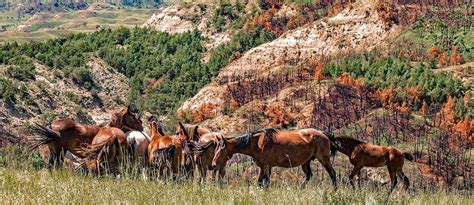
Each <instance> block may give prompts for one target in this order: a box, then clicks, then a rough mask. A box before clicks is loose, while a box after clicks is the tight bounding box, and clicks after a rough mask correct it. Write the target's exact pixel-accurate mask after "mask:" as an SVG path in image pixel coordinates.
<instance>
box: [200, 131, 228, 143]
mask: <svg viewBox="0 0 474 205" xmlns="http://www.w3.org/2000/svg"><path fill="white" fill-rule="evenodd" d="M217 136H222V137H224V136H223V135H222V134H221V133H218V132H209V133H206V134H204V135H202V136H201V138H199V143H200V144H204V143H208V142H213V141H217Z"/></svg>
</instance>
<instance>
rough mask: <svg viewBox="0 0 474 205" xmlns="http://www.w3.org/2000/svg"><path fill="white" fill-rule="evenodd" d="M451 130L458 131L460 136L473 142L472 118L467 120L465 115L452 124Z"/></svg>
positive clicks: (473, 128)
mask: <svg viewBox="0 0 474 205" xmlns="http://www.w3.org/2000/svg"><path fill="white" fill-rule="evenodd" d="M453 130H454V131H456V132H459V133H460V134H461V136H462V137H463V138H464V139H465V140H467V141H468V142H469V143H474V136H473V134H474V120H472V121H471V120H469V118H468V117H467V116H466V117H464V119H463V120H460V121H459V122H458V123H456V125H454V127H453Z"/></svg>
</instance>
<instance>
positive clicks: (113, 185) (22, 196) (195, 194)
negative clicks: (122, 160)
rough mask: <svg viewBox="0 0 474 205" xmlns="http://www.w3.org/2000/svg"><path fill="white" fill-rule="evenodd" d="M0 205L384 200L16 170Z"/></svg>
mask: <svg viewBox="0 0 474 205" xmlns="http://www.w3.org/2000/svg"><path fill="white" fill-rule="evenodd" d="M0 184H1V185H2V186H0V201H2V203H3V204H30V203H35V204H38V203H48V204H49V203H65V202H66V203H86V204H88V203H126V204H128V203H134V204H135V203H137V204H142V203H154V204H161V203H167V204H168V203H171V204H207V203H211V204H314V203H331V204H368V203H370V204H373V203H377V204H379V203H383V202H385V201H386V200H387V195H388V194H387V191H386V190H385V189H380V190H371V189H370V188H363V189H362V190H361V191H353V190H352V189H351V188H348V187H346V186H343V187H340V188H339V189H338V190H337V191H334V190H333V188H332V187H330V186H329V185H321V184H316V183H315V182H314V181H313V182H312V183H310V184H309V185H308V187H307V188H305V189H301V188H300V187H299V185H298V184H295V183H285V182H275V183H273V184H272V186H271V187H270V188H269V190H266V191H265V190H261V189H258V188H257V187H256V186H255V185H250V186H248V185H247V184H245V183H232V184H228V185H224V186H223V187H220V186H218V185H217V184H214V183H207V184H206V185H203V186H201V185H200V184H198V183H197V182H194V183H193V182H184V183H175V182H162V181H157V180H153V181H150V180H148V181H147V180H132V179H119V178H111V177H104V178H100V179H94V178H91V177H85V176H80V175H77V174H73V173H71V172H70V171H68V170H57V171H53V172H51V173H50V172H48V171H47V170H39V171H34V170H16V169H11V168H0ZM471 200H472V196H470V195H462V194H458V193H455V192H445V191H441V190H439V191H431V192H423V191H421V192H414V193H409V192H405V191H395V192H394V193H393V194H392V195H391V196H390V198H389V203H394V204H469V203H470V201H471Z"/></svg>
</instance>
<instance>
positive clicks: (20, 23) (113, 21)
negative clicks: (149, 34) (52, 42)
mask: <svg viewBox="0 0 474 205" xmlns="http://www.w3.org/2000/svg"><path fill="white" fill-rule="evenodd" d="M155 11H156V9H97V10H91V11H88V10H79V11H68V12H55V13H46V12H40V13H38V14H37V16H36V17H34V18H33V17H32V16H29V15H26V16H24V17H22V18H21V19H16V18H13V19H12V17H11V16H12V15H13V14H12V13H11V12H0V28H1V27H4V28H5V29H6V30H4V31H2V30H0V43H3V42H14V41H17V42H19V43H24V42H30V41H42V40H47V39H51V38H55V37H61V36H66V35H68V34H71V33H78V32H93V31H96V30H97V27H101V28H117V27H120V26H124V27H135V26H141V25H142V24H143V23H145V21H146V20H147V19H148V18H149V17H150V16H151V15H152V14H153V13H154V12H155ZM20 28H23V29H20Z"/></svg>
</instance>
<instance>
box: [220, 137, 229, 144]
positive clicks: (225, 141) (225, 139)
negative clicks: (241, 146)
mask: <svg viewBox="0 0 474 205" xmlns="http://www.w3.org/2000/svg"><path fill="white" fill-rule="evenodd" d="M221 139H222V140H224V143H225V144H228V143H229V141H227V138H225V137H223V136H221Z"/></svg>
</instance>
